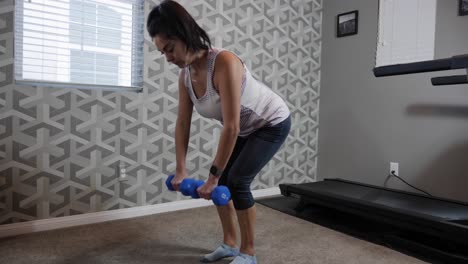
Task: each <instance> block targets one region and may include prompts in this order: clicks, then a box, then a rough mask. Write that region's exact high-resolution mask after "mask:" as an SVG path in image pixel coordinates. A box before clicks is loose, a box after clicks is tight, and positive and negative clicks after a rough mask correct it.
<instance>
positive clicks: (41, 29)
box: [15, 0, 144, 91]
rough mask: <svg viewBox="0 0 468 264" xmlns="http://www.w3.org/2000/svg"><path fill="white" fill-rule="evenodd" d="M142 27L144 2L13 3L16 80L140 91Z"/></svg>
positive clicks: (38, 0) (36, 0)
mask: <svg viewBox="0 0 468 264" xmlns="http://www.w3.org/2000/svg"><path fill="white" fill-rule="evenodd" d="M143 24H144V2H143V0H21V1H16V7H15V27H16V30H15V81H16V83H18V84H25V85H33V86H47V87H60V88H84V89H95V88H97V89H106V90H135V91H139V90H141V87H142V86H143V42H144V35H143Z"/></svg>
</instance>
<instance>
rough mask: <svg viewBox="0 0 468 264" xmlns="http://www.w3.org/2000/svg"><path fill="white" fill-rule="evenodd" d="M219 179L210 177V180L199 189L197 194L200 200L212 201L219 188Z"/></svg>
mask: <svg viewBox="0 0 468 264" xmlns="http://www.w3.org/2000/svg"><path fill="white" fill-rule="evenodd" d="M218 180H219V179H218V178H217V177H215V176H213V175H210V177H209V178H208V180H207V181H206V182H205V184H203V185H202V186H200V187H198V189H197V192H198V196H200V198H204V199H206V200H211V193H212V192H213V190H214V189H215V188H216V187H217V186H218Z"/></svg>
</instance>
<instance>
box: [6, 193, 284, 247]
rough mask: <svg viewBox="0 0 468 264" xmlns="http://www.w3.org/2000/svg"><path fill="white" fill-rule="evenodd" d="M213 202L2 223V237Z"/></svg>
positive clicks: (264, 194)
mask: <svg viewBox="0 0 468 264" xmlns="http://www.w3.org/2000/svg"><path fill="white" fill-rule="evenodd" d="M280 194H281V192H280V189H279V187H273V188H268V189H263V190H255V191H252V195H253V196H254V198H264V197H270V196H276V195H280ZM212 204H213V203H212V202H211V201H208V200H203V199H188V200H182V201H175V202H169V203H162V204H155V205H147V206H138V207H134V208H126V209H117V210H111V211H104V212H95V213H88V214H82V215H73V216H63V217H57V218H49V219H41V220H33V221H28V222H21V223H14V224H6V225H0V238H2V237H9V236H16V235H21V234H28V233H34V232H40V231H47V230H54V229H60V228H66V227H73V226H79V225H87V224H95V223H101V222H105V221H111V220H119V219H127V218H134V217H140V216H145V215H152V214H159V213H166V212H173V211H178V210H184V209H191V208H197V207H205V206H210V205H212Z"/></svg>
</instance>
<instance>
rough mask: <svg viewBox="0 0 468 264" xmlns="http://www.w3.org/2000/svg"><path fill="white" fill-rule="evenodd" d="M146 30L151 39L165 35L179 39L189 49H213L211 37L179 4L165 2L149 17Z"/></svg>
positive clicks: (170, 1)
mask: <svg viewBox="0 0 468 264" xmlns="http://www.w3.org/2000/svg"><path fill="white" fill-rule="evenodd" d="M146 29H147V30H148V33H149V35H150V36H151V38H154V37H155V36H156V35H158V34H163V35H165V37H167V38H174V37H175V38H178V39H180V40H181V41H182V42H184V43H185V45H186V46H187V49H190V50H192V51H198V50H202V49H209V48H211V41H210V37H209V36H208V34H207V33H206V31H205V30H203V29H202V28H201V27H200V26H199V25H198V24H197V22H196V21H195V19H193V17H192V16H191V15H190V14H189V13H188V12H187V10H185V8H184V7H182V6H181V5H180V4H179V3H177V2H175V1H172V0H164V1H162V2H161V3H160V4H159V5H157V6H156V7H154V8H153V10H151V12H150V13H149V15H148V20H147V22H146Z"/></svg>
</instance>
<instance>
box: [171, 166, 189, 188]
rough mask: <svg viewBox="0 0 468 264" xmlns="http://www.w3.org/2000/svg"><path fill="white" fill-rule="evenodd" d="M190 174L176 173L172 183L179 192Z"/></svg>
mask: <svg viewBox="0 0 468 264" xmlns="http://www.w3.org/2000/svg"><path fill="white" fill-rule="evenodd" d="M187 176H188V174H187V172H186V171H184V172H176V174H175V176H174V178H173V179H172V181H171V184H172V187H173V188H174V189H175V190H176V191H179V185H180V183H182V181H183V180H184V179H185V178H187Z"/></svg>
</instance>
